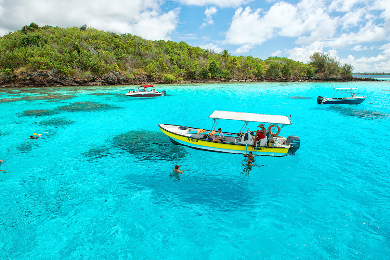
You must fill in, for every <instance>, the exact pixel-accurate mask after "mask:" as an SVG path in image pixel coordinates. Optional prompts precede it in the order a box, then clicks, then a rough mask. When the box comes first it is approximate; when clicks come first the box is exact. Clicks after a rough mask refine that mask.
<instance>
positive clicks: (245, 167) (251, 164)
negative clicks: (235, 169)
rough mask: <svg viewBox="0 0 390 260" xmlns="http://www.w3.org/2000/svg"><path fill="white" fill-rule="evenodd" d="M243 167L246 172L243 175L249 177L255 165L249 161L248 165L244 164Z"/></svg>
mask: <svg viewBox="0 0 390 260" xmlns="http://www.w3.org/2000/svg"><path fill="white" fill-rule="evenodd" d="M242 166H244V170H243V171H242V173H245V174H246V175H249V172H250V171H251V170H252V167H254V166H255V165H254V164H253V163H252V160H251V159H248V161H247V163H246V164H243V165H242Z"/></svg>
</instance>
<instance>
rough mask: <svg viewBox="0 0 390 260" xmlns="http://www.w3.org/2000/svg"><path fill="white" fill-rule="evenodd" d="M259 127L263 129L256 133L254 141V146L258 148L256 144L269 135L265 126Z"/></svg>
mask: <svg viewBox="0 0 390 260" xmlns="http://www.w3.org/2000/svg"><path fill="white" fill-rule="evenodd" d="M258 127H260V128H261V129H260V130H257V131H256V136H255V138H254V139H253V146H256V143H257V142H258V141H260V140H261V139H264V138H265V135H266V134H267V130H266V129H265V127H264V124H260V125H259V126H258Z"/></svg>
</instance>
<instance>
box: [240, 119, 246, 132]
mask: <svg viewBox="0 0 390 260" xmlns="http://www.w3.org/2000/svg"><path fill="white" fill-rule="evenodd" d="M247 125H248V122H247V121H244V125H243V126H242V127H241V129H240V132H239V133H243V132H242V131H243V130H244V129H245V128H246V126H247Z"/></svg>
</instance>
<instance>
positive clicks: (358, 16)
mask: <svg viewBox="0 0 390 260" xmlns="http://www.w3.org/2000/svg"><path fill="white" fill-rule="evenodd" d="M364 13H365V10H364V9H357V10H354V11H353V12H349V13H346V14H345V15H344V16H343V17H342V18H341V19H340V23H341V25H342V28H343V29H348V28H349V27H351V26H357V25H358V24H359V22H361V21H362V17H363V15H364ZM366 18H367V17H366Z"/></svg>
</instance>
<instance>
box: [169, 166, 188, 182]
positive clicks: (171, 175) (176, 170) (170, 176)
mask: <svg viewBox="0 0 390 260" xmlns="http://www.w3.org/2000/svg"><path fill="white" fill-rule="evenodd" d="M179 168H180V166H179V165H176V166H175V169H173V173H172V174H170V175H169V178H172V177H175V178H176V180H175V181H179V180H180V176H179V174H180V173H181V174H184V171H180V170H179Z"/></svg>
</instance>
